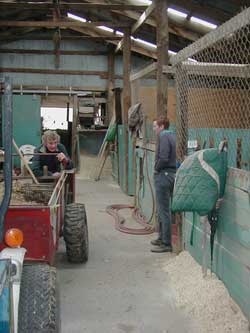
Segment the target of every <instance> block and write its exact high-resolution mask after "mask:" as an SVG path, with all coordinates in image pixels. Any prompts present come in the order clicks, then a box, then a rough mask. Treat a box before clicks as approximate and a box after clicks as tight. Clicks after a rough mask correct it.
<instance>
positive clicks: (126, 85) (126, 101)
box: [122, 29, 131, 193]
mask: <svg viewBox="0 0 250 333" xmlns="http://www.w3.org/2000/svg"><path fill="white" fill-rule="evenodd" d="M130 63H131V39H130V30H129V29H126V30H125V31H124V47H123V109H122V122H123V125H124V145H125V146H124V148H125V168H124V171H125V175H124V176H125V192H126V193H127V192H128V110H129V108H130V106H131V86H130V79H129V78H130Z"/></svg>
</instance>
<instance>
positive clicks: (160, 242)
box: [150, 238, 162, 246]
mask: <svg viewBox="0 0 250 333" xmlns="http://www.w3.org/2000/svg"><path fill="white" fill-rule="evenodd" d="M150 243H151V244H152V245H156V246H161V245H162V240H161V239H160V238H157V239H153V240H151V242H150Z"/></svg>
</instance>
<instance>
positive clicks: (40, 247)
mask: <svg viewBox="0 0 250 333" xmlns="http://www.w3.org/2000/svg"><path fill="white" fill-rule="evenodd" d="M11 96H12V95H11V85H10V83H9V81H8V80H6V81H5V85H4V95H3V97H4V103H3V111H4V113H5V114H4V120H5V122H4V133H3V137H4V138H5V140H4V149H3V154H2V155H4V173H3V174H4V184H5V186H4V188H5V191H4V197H3V199H2V203H1V206H0V261H1V260H7V261H8V262H9V271H10V274H9V277H10V278H9V284H10V286H11V288H10V300H11V303H12V306H9V309H10V311H9V323H10V327H11V326H12V327H14V330H13V331H14V332H19V333H28V332H30V333H33V332H34V333H40V332H44V333H45V332H46V333H49V332H58V331H59V327H60V314H59V308H58V302H57V301H58V300H57V297H58V294H57V283H56V268H55V266H54V262H55V255H56V251H57V249H58V245H59V239H60V237H61V236H63V237H64V240H65V243H66V253H67V257H68V260H69V261H70V262H72V263H84V262H86V261H87V260H88V228H87V216H86V211H85V206H84V205H83V204H77V203H75V202H74V199H75V175H74V170H69V171H63V172H62V173H61V176H60V178H59V179H57V180H55V179H53V178H50V177H47V178H46V179H43V182H41V183H39V184H33V183H32V182H31V180H28V182H27V184H23V185H24V186H23V193H24V197H25V198H26V199H27V200H28V201H29V200H30V199H32V201H35V203H34V204H33V203H28V204H27V203H26V204H22V205H9V203H10V197H11V192H12V190H11V189H12V165H11V163H12V162H11V160H12V151H11V150H12V137H11V133H12V124H11V114H12V107H11V105H12V99H11ZM19 178H20V177H19ZM45 180H47V181H46V182H45ZM0 292H1V291H0ZM0 307H1V294H0ZM11 312H12V313H11ZM7 317H8V315H7ZM3 320H5V321H6V318H5V319H3ZM4 325H5V324H4ZM1 327H2V326H1V316H0V328H1ZM4 327H5V326H4ZM1 332H5V331H4V330H1ZM6 332H8V331H6Z"/></svg>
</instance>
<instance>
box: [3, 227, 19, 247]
mask: <svg viewBox="0 0 250 333" xmlns="http://www.w3.org/2000/svg"><path fill="white" fill-rule="evenodd" d="M4 239H5V243H6V244H7V245H8V246H9V247H19V246H21V245H22V243H23V232H22V231H21V230H20V229H17V228H12V229H8V230H7V231H6V233H5V237H4Z"/></svg>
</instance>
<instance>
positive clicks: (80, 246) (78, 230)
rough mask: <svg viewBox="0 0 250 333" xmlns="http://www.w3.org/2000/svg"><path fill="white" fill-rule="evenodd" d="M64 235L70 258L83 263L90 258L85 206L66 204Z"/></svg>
mask: <svg viewBox="0 0 250 333" xmlns="http://www.w3.org/2000/svg"><path fill="white" fill-rule="evenodd" d="M63 236H64V240H65V243H66V253H67V257H68V260H69V261H70V262H74V263H82V262H86V261H87V260H88V254H89V240H88V225H87V215H86V210H85V206H84V205H83V204H77V203H74V204H70V205H67V206H66V209H65V217H64V228H63Z"/></svg>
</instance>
